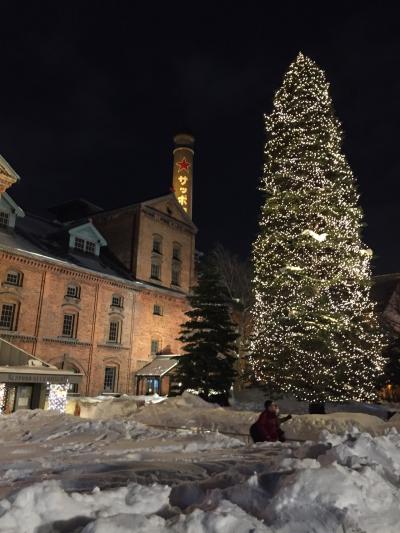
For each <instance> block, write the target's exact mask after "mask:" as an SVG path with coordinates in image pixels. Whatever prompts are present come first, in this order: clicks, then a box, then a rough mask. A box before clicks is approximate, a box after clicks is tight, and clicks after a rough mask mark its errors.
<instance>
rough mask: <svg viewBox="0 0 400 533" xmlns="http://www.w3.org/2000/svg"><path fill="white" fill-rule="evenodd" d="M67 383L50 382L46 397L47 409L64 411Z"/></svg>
mask: <svg viewBox="0 0 400 533" xmlns="http://www.w3.org/2000/svg"><path fill="white" fill-rule="evenodd" d="M68 388H69V383H68V382H67V383H51V384H50V390H49V398H48V409H52V410H54V411H58V412H60V413H65V408H66V406H67V394H68Z"/></svg>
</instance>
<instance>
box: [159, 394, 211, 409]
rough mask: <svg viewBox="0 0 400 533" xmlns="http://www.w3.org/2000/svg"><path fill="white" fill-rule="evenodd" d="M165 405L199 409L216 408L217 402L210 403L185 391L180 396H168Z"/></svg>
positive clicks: (170, 407) (172, 407) (173, 407)
mask: <svg viewBox="0 0 400 533" xmlns="http://www.w3.org/2000/svg"><path fill="white" fill-rule="evenodd" d="M164 407H166V408H169V409H175V408H182V407H183V408H197V409H216V408H217V407H218V406H217V404H215V403H209V402H206V401H205V400H203V399H202V398H200V396H197V395H196V394H192V393H191V392H188V391H184V392H183V393H182V394H181V395H180V396H173V397H171V398H167V399H166V401H165V403H164Z"/></svg>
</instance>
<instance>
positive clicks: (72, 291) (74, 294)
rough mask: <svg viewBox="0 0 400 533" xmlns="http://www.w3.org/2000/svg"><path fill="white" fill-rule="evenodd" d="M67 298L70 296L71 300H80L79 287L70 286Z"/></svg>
mask: <svg viewBox="0 0 400 533" xmlns="http://www.w3.org/2000/svg"><path fill="white" fill-rule="evenodd" d="M66 296H69V297H70V298H79V296H80V289H79V287H78V285H68V287H67V294H66Z"/></svg>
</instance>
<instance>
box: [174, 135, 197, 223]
mask: <svg viewBox="0 0 400 533" xmlns="http://www.w3.org/2000/svg"><path fill="white" fill-rule="evenodd" d="M174 143H175V149H174V152H173V154H174V169H173V173H172V187H173V190H174V193H175V196H176V199H177V200H178V202H179V203H180V204H181V206H182V209H184V211H185V212H186V213H187V214H188V216H189V217H190V218H192V205H193V154H194V151H193V146H194V137H192V136H191V135H189V134H187V133H180V134H179V135H176V136H175V137H174Z"/></svg>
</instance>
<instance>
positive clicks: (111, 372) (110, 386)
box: [104, 366, 117, 392]
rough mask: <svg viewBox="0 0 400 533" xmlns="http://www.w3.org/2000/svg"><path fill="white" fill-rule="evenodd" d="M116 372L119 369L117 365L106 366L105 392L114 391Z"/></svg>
mask: <svg viewBox="0 0 400 533" xmlns="http://www.w3.org/2000/svg"><path fill="white" fill-rule="evenodd" d="M116 374H117V369H116V368H115V366H106V368H105V370H104V392H114V389H115V377H116Z"/></svg>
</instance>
